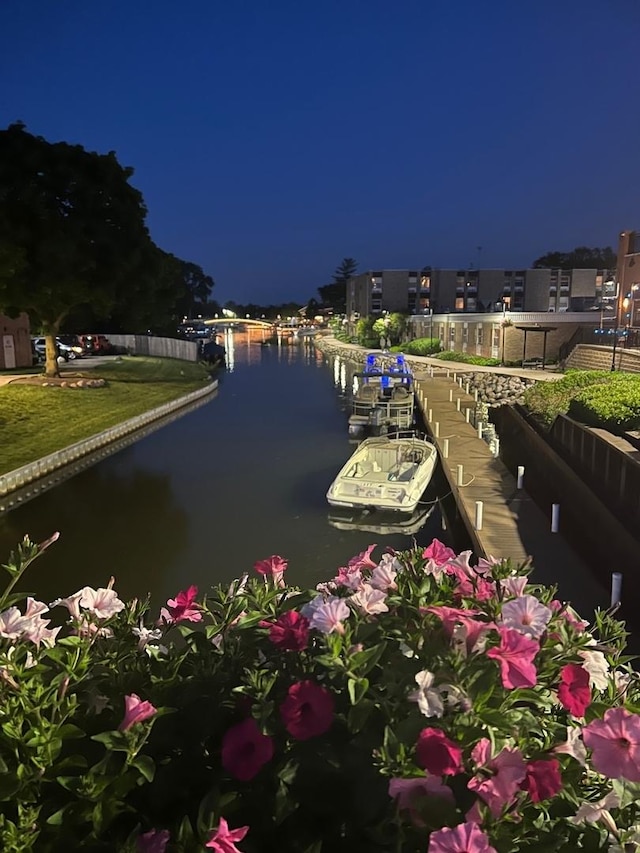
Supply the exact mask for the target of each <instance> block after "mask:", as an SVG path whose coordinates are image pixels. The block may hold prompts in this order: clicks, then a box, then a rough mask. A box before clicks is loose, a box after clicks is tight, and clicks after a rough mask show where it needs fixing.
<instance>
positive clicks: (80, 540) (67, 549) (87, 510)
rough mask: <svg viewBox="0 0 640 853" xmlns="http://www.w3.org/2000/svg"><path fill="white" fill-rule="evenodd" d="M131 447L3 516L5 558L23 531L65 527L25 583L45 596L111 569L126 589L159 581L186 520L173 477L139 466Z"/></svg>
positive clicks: (33, 533) (102, 580)
mask: <svg viewBox="0 0 640 853" xmlns="http://www.w3.org/2000/svg"><path fill="white" fill-rule="evenodd" d="M134 455H135V454H134V451H133V448H129V449H128V450H124V451H122V452H121V453H119V454H118V457H117V462H116V459H115V458H114V459H112V460H111V461H110V463H109V464H105V463H101V464H99V465H96V466H94V467H93V468H90V469H88V470H86V471H83V472H82V474H79V475H78V476H76V477H74V478H73V479H71V480H69V481H68V482H67V483H65V484H64V487H60V489H59V490H58V489H54V490H51V491H48V492H46V493H45V494H43V495H41V496H40V497H39V498H38V499H37V500H34V501H32V502H31V503H28V504H25V505H24V506H21V507H20V508H19V509H16V510H14V511H13V512H10V513H9V514H8V515H6V516H3V517H2V518H1V519H0V552H1V553H2V555H3V558H4V555H8V554H9V552H10V551H12V550H13V549H14V548H15V546H16V545H17V543H18V542H19V541H21V540H22V538H23V537H24V535H25V534H29V536H30V538H31V539H32V540H34V541H36V542H39V541H41V540H43V539H46V538H47V537H48V536H50V535H51V534H52V533H53V532H54V531H55V530H59V531H61V532H62V535H61V537H60V540H59V541H58V542H57V543H56V544H55V546H53V547H51V548H49V549H48V550H47V552H46V553H45V554H44V555H43V556H42V557H41V558H40V559H39V560H38V561H37V562H36V563H34V565H33V570H32V571H31V574H29V573H27V574H26V576H25V578H24V581H23V584H22V587H23V589H28V590H31V591H35V592H37V595H38V596H40V597H41V598H43V599H44V600H45V601H47V600H50V599H53V598H55V597H57V596H61V595H69V594H70V593H72V592H75V591H76V590H77V589H78V588H79V587H81V586H83V585H85V584H88V585H90V586H105V585H106V583H107V582H108V580H109V577H110V576H111V575H115V576H116V578H117V589H118V592H119V593H120V594H122V595H125V596H126V597H129V596H133V595H141V596H142V595H145V594H146V593H147V592H151V591H153V590H156V589H158V587H159V586H164V584H163V579H164V576H165V575H166V573H167V571H168V569H169V567H171V566H172V565H173V564H174V563H175V560H176V558H177V556H178V555H179V554H180V552H181V551H182V549H183V548H184V546H185V544H186V542H187V539H188V533H189V520H188V516H187V514H186V512H185V511H184V509H182V508H180V507H179V506H178V504H177V503H176V501H175V498H174V495H173V492H172V486H171V481H170V478H169V477H168V476H162V475H160V474H157V473H152V472H150V471H145V470H141V469H140V468H138V467H136V466H135V463H134V459H133V457H134Z"/></svg>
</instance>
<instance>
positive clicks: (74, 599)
mask: <svg viewBox="0 0 640 853" xmlns="http://www.w3.org/2000/svg"><path fill="white" fill-rule="evenodd" d="M82 592H83V591H82V590H79V591H78V592H74V594H73V595H69V596H68V597H67V598H56V600H55V601H52V602H51V607H57V606H58V605H59V604H62V605H63V606H64V607H66V608H67V610H68V611H69V615H70V616H71V618H72V619H80V599H81V598H82Z"/></svg>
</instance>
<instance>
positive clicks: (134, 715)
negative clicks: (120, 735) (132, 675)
mask: <svg viewBox="0 0 640 853" xmlns="http://www.w3.org/2000/svg"><path fill="white" fill-rule="evenodd" d="M155 713H156V709H155V708H154V707H153V705H152V704H151V702H147V701H143V700H142V699H141V698H140V697H139V696H137V695H136V694H135V693H132V694H131V695H130V696H125V697H124V717H123V720H122V722H121V723H120V725H119V726H118V730H119V731H121V732H126V731H128V730H129V729H130V728H131V726H134V725H135V724H136V723H142V722H143V721H144V720H148V719H149V717H153V715H154V714H155Z"/></svg>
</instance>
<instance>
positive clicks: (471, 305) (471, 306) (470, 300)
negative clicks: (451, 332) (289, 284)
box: [467, 296, 477, 311]
mask: <svg viewBox="0 0 640 853" xmlns="http://www.w3.org/2000/svg"><path fill="white" fill-rule="evenodd" d="M476 308H477V302H476V298H475V296H467V311H475V310H476Z"/></svg>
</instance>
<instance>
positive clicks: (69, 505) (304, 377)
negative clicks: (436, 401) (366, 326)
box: [0, 332, 455, 603]
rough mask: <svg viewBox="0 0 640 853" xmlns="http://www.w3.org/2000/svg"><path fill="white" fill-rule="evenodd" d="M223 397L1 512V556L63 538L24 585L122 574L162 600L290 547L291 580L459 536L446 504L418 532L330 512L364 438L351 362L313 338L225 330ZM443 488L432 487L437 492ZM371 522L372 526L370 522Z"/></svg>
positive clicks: (120, 582)
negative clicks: (351, 410)
mask: <svg viewBox="0 0 640 853" xmlns="http://www.w3.org/2000/svg"><path fill="white" fill-rule="evenodd" d="M224 345H225V347H226V348H227V365H228V367H227V371H226V373H224V374H223V375H221V376H220V384H219V390H218V394H217V396H216V398H215V399H214V400H212V401H211V402H210V403H208V404H206V405H204V406H201V407H200V408H198V409H196V410H195V411H192V412H190V413H189V414H186V415H185V416H184V417H182V418H179V419H178V420H176V421H174V422H173V423H171V424H169V425H168V426H166V427H163V428H162V429H160V430H158V431H156V432H154V433H153V434H151V435H148V436H146V437H144V438H142V439H141V440H140V441H139V442H136V443H135V444H133V445H131V446H129V447H127V448H125V449H123V450H120V451H119V452H117V453H116V454H114V455H113V456H111V457H109V458H107V459H104V460H102V461H100V462H99V463H98V464H96V465H95V466H93V467H92V468H89V469H87V470H84V471H82V472H81V473H79V474H77V475H75V476H74V477H72V478H71V479H69V480H67V481H66V482H64V483H62V484H61V485H59V486H56V487H55V488H54V489H52V490H50V491H48V492H46V493H44V494H41V495H40V496H38V497H37V498H34V499H33V500H31V501H30V502H29V503H26V504H24V505H23V506H20V507H19V508H18V509H16V510H14V511H12V512H10V513H8V514H7V515H5V516H3V517H1V518H0V561H2V562H4V561H5V557H6V556H7V555H8V553H9V551H10V550H11V549H12V548H14V547H15V545H16V543H17V542H18V541H19V540H20V539H21V538H22V536H23V535H24V534H25V533H29V534H30V535H31V537H32V538H33V539H35V540H37V541H39V540H42V539H45V538H46V537H47V536H49V535H50V534H51V533H52V532H53V531H54V530H60V531H61V534H62V535H61V538H60V540H59V542H58V543H56V544H55V546H53V547H52V548H50V549H49V550H48V551H47V553H46V554H45V555H44V556H43V557H42V558H41V560H39V561H38V562H37V563H36V564H34V566H33V569H32V570H31V575H30V576H29V577H28V578H27V579H26V581H25V588H28V589H29V590H30V591H31V592H34V593H36V594H37V595H39V596H41V597H42V598H43V599H44V600H49V599H53V598H54V597H56V596H59V595H66V594H69V593H71V592H74V591H75V590H76V589H78V588H79V587H81V586H83V585H85V584H90V585H93V586H98V585H104V584H106V582H107V581H108V579H109V577H110V576H111V575H115V576H116V589H117V590H118V591H119V592H120V593H121V594H122V595H123V596H126V597H129V596H132V595H140V596H143V595H145V594H146V593H147V592H151V593H152V594H153V598H154V602H156V603H160V602H161V601H162V600H163V599H165V598H166V597H167V596H169V595H172V594H174V593H175V592H176V591H177V590H178V589H181V588H184V587H185V586H186V585H189V584H192V583H195V584H197V585H198V586H199V587H200V589H201V590H202V591H204V590H206V588H207V587H208V586H210V585H211V584H214V583H217V582H219V581H224V582H226V581H229V580H231V579H232V578H234V577H237V576H239V575H240V574H242V573H243V572H244V571H247V570H249V571H250V570H251V569H252V567H253V564H254V563H255V561H256V560H258V559H262V558H264V557H267V556H269V555H270V554H280V555H282V556H283V557H285V558H286V559H288V560H289V566H290V568H289V577H290V580H291V582H292V583H299V584H301V585H306V584H315V583H317V582H318V581H320V580H324V579H326V578H328V577H331V576H333V575H334V574H335V572H336V570H337V568H338V567H339V566H341V565H345V564H346V562H347V561H348V560H349V558H350V557H352V556H353V555H354V554H357V553H359V552H360V551H363V550H364V549H365V548H366V547H367V546H368V545H369V544H371V543H373V542H377V543H379V547H378V549H377V550H376V552H375V553H376V554H378V555H380V554H381V553H382V551H383V549H384V548H386V547H387V546H390V547H393V548H406V547H409V546H410V545H411V544H412V542H413V538H414V535H415V539H416V541H417V542H418V543H419V544H425V545H426V544H428V543H429V542H430V541H431V539H433V537H434V536H437V537H438V538H440V539H442V540H443V541H445V542H448V543H449V544H452V545H454V547H455V544H454V543H451V542H450V541H449V534H448V533H447V532H446V531H443V530H442V520H441V516H440V513H439V511H438V508H437V507H436V510H435V511H434V512H433V513H432V514H431V515H430V516H429V518H428V519H426V522H425V525H424V527H422V528H421V529H419V530H417V532H415V533H413V532H412V533H393V534H386V533H385V532H384V531H378V532H374V531H371V530H369V531H363V530H361V529H357V528H353V527H352V526H348V525H347V527H346V528H345V527H337V526H334V525H333V524H331V523H330V520H329V507H328V504H327V502H326V491H327V489H328V487H329V485H330V483H331V481H332V480H333V477H334V476H335V474H336V472H337V471H338V470H339V469H340V467H341V466H342V465H343V463H344V461H345V459H346V458H347V457H348V456H349V455H350V453H351V452H352V450H353V447H352V446H351V444H350V441H349V438H348V431H347V419H348V396H347V395H348V389H350V384H351V381H352V372H353V369H355V368H354V367H352V366H350V365H349V364H347V363H345V362H344V361H341V360H338V359H336V360H335V361H334V362H333V363H331V361H330V360H326V359H325V357H323V355H322V354H321V353H319V352H318V351H317V350H315V348H314V347H313V345H312V344H311V342H310V341H308V340H307V341H302V342H298V343H286V342H285V340H284V339H281V340H280V341H279V342H278V343H274V344H273V345H271V346H263V345H262V344H261V342H260V341H258V340H256V339H255V337H253V339H251V337H250V335H248V334H245V335H243V334H242V333H238V332H236V333H235V334H230V335H225V337H224ZM435 497H436V495H435V493H427V495H426V496H425V498H426V499H428V500H434V499H435ZM368 526H369V527H370V526H371V525H370V524H369V525H368Z"/></svg>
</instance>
